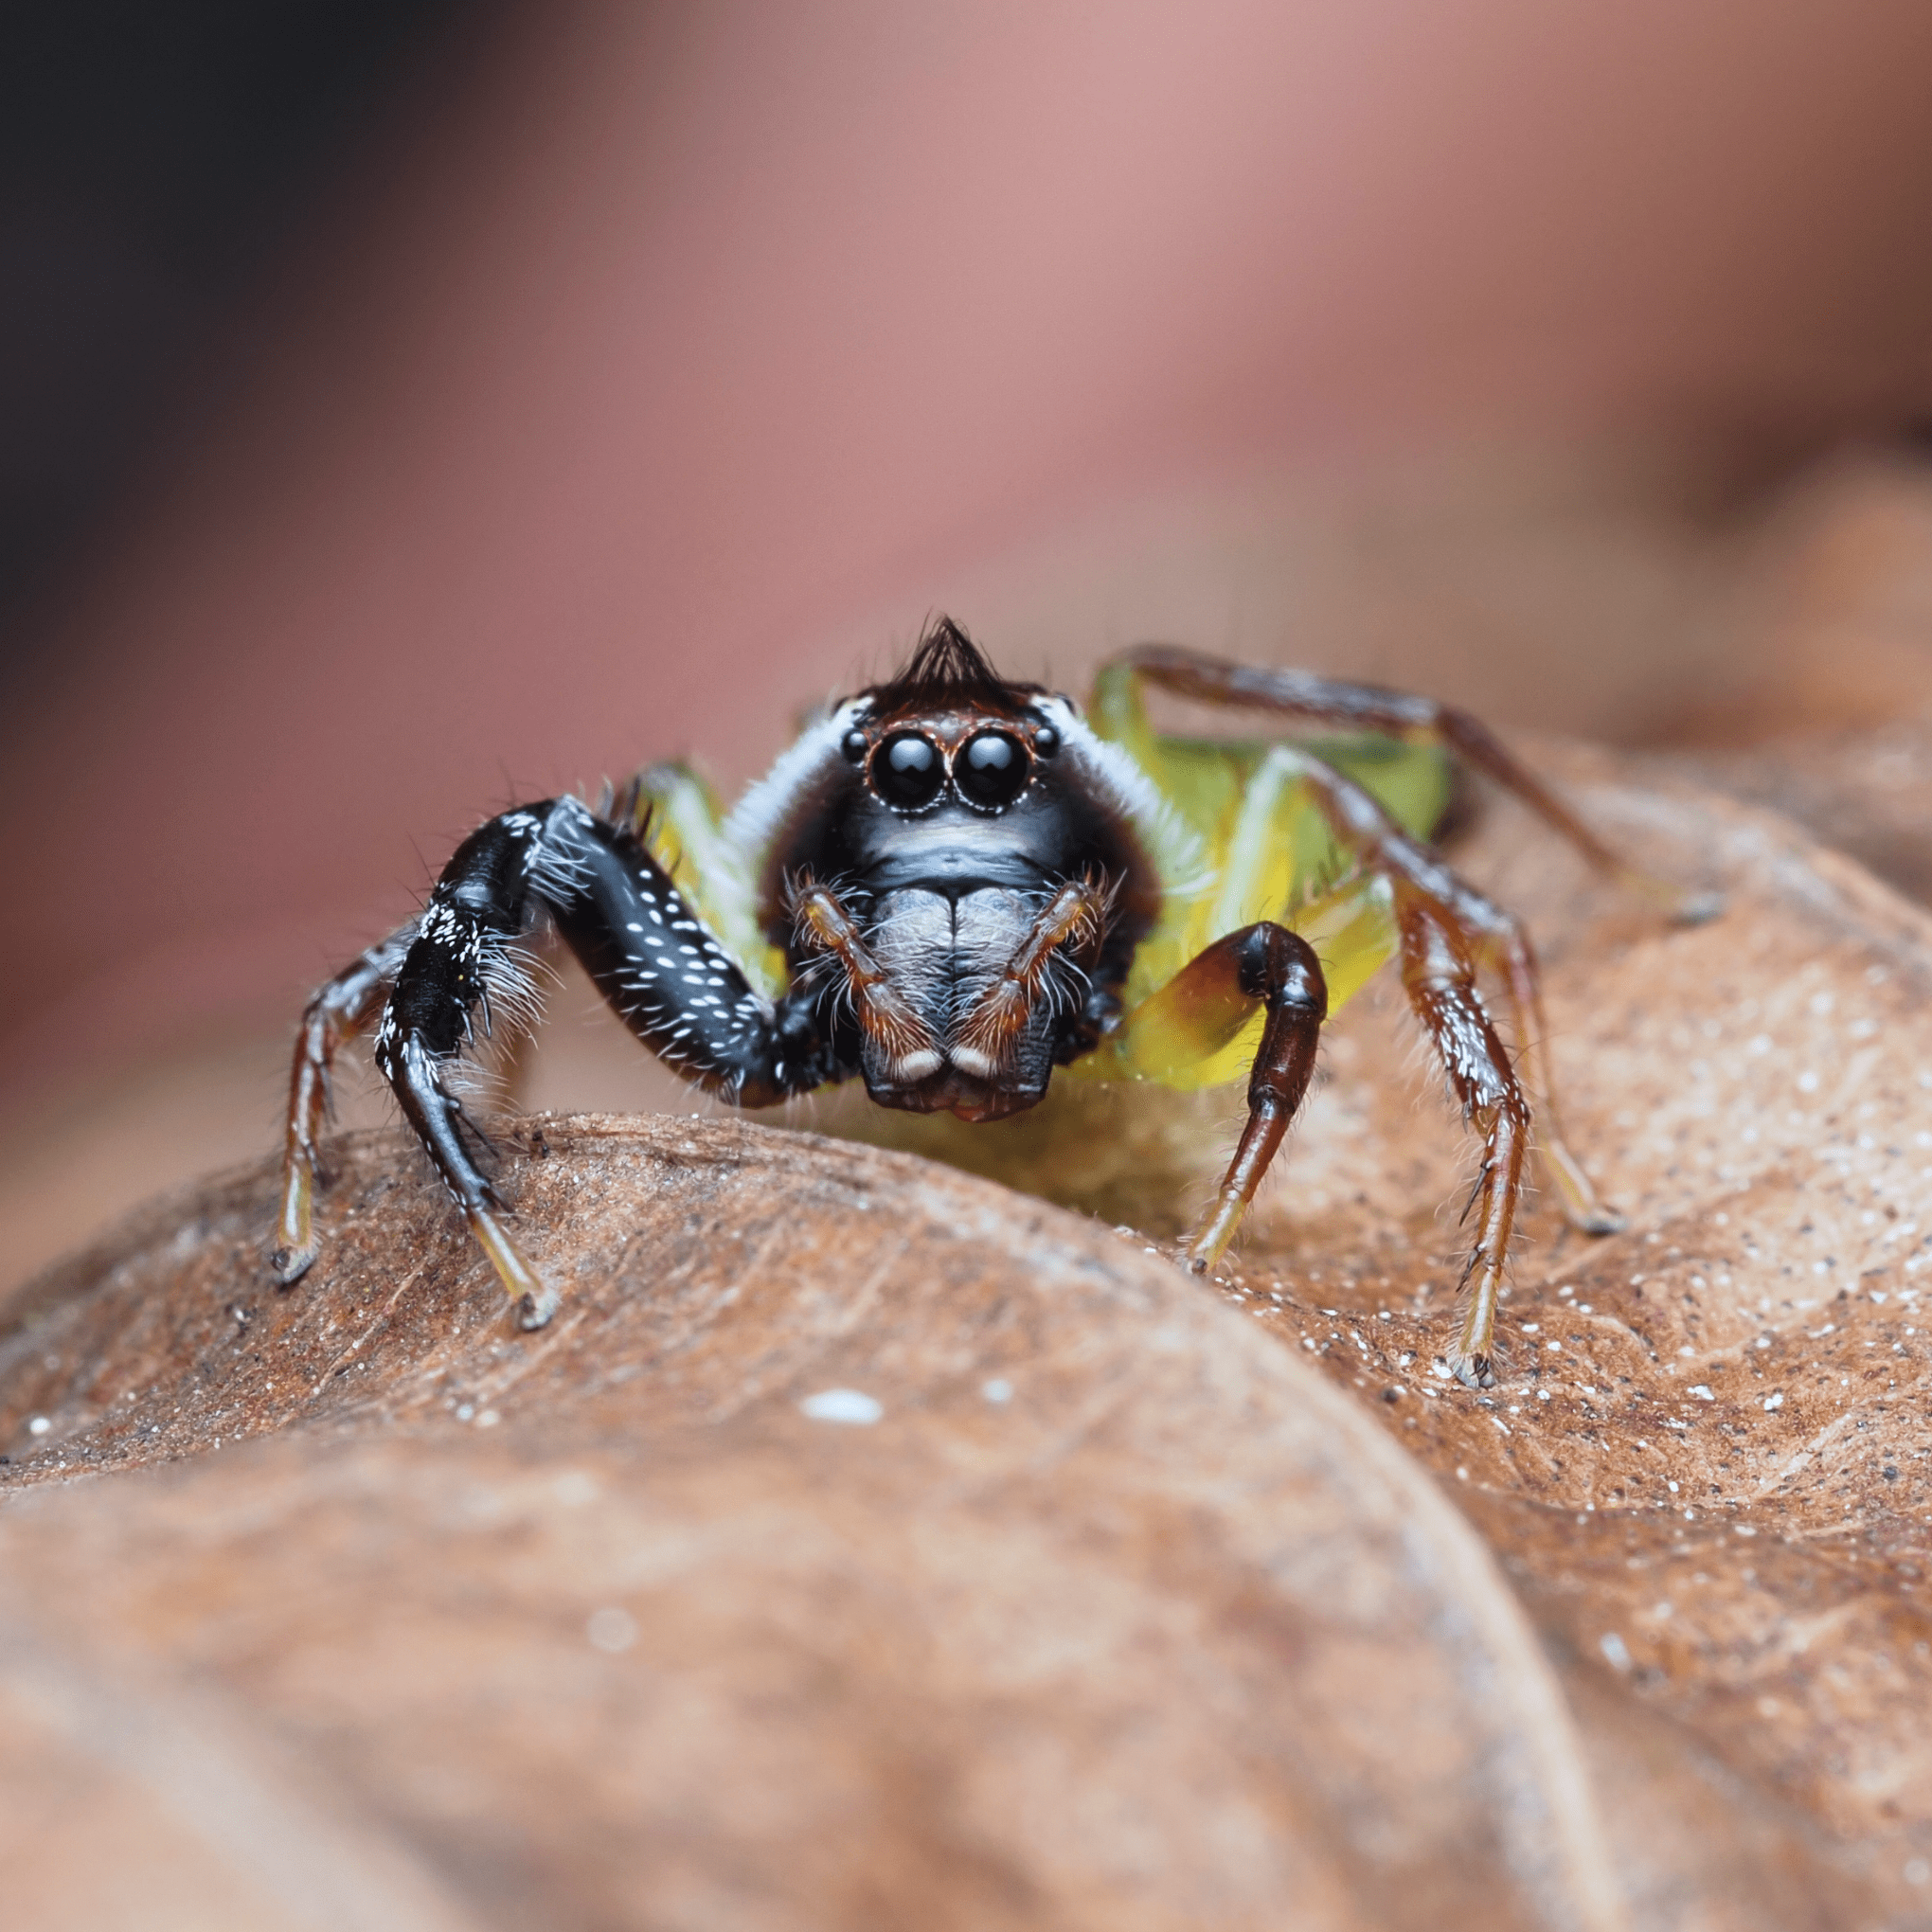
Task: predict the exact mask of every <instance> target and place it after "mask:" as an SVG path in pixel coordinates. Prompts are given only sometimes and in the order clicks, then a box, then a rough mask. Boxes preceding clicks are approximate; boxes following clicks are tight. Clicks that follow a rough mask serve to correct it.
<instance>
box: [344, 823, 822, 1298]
mask: <svg viewBox="0 0 1932 1932" xmlns="http://www.w3.org/2000/svg"><path fill="white" fill-rule="evenodd" d="M546 916H547V917H548V918H549V919H550V920H553V921H555V923H556V926H557V929H558V930H559V932H561V933H562V935H563V936H564V939H565V940H566V941H567V942H568V944H569V945H570V948H571V950H572V951H573V952H575V953H576V955H577V956H578V957H579V958H580V959H581V960H582V961H583V964H584V966H585V968H586V969H587V970H588V971H589V973H590V975H591V977H592V978H593V979H594V980H595V981H596V983H597V985H598V987H599V990H600V991H601V992H602V993H603V995H604V997H605V998H606V999H607V1000H609V1001H610V1003H611V1005H612V1006H613V1007H614V1008H615V1009H616V1011H617V1013H618V1014H619V1015H620V1016H621V1017H622V1019H623V1020H624V1023H625V1024H626V1025H627V1026H628V1027H629V1028H630V1029H631V1030H632V1031H633V1032H634V1033H635V1034H636V1035H637V1037H638V1038H639V1039H640V1040H641V1041H643V1043H644V1044H645V1045H646V1046H647V1047H651V1048H652V1050H653V1052H655V1053H657V1054H658V1055H659V1057H660V1058H662V1059H663V1060H664V1061H665V1063H666V1064H668V1065H670V1066H671V1067H673V1068H674V1069H675V1070H676V1071H677V1072H678V1073H680V1074H681V1075H683V1076H684V1078H685V1079H687V1080H689V1081H691V1082H693V1083H694V1084H696V1085H699V1086H702V1087H704V1088H705V1089H706V1090H707V1091H708V1092H712V1093H715V1094H717V1095H718V1096H719V1097H720V1098H721V1099H723V1100H728V1101H730V1102H731V1103H732V1104H733V1105H736V1106H747V1107H759V1106H767V1105H769V1104H771V1103H772V1102H773V1101H776V1100H782V1099H784V1098H785V1097H786V1096H787V1095H789V1094H796V1093H803V1092H807V1091H809V1090H810V1089H812V1088H813V1087H815V1086H820V1085H822V1084H824V1082H826V1081H827V1080H829V1079H832V1078H835V1077H836V1075H835V1070H834V1067H833V1065H832V1055H831V1051H830V1049H829V1047H827V1045H826V1044H825V1043H824V1041H823V1039H822V1037H821V1034H820V1030H819V1028H818V1025H817V1023H816V1021H815V1019H814V1016H813V1012H812V1004H811V1001H810V999H809V998H808V997H805V996H802V995H801V996H798V997H795V998H790V999H785V1000H780V1001H778V1003H777V1004H776V1005H775V1004H774V1003H772V1002H770V1001H767V1000H765V999H763V998H761V997H760V995H759V994H758V993H756V992H754V990H753V989H752V987H751V985H750V983H749V982H748V981H747V980H746V978H745V976H744V975H743V973H742V971H741V970H740V968H739V967H738V965H737V963H736V962H735V961H734V960H733V959H732V958H731V957H730V956H729V955H728V954H727V953H725V950H724V948H723V947H722V946H720V945H719V944H718V942H717V940H716V939H713V938H712V937H711V935H710V934H709V933H707V931H706V930H705V928H704V925H703V924H702V923H701V922H700V921H699V920H698V919H697V917H696V916H695V914H694V913H693V912H692V910H691V908H690V907H689V904H688V903H686V902H685V900H684V899H683V898H682V897H681V896H680V894H679V893H678V891H677V888H676V887H675V886H673V885H672V884H671V878H670V875H669V874H668V873H666V872H665V870H664V868H662V867H661V866H659V865H658V864H657V862H656V861H655V860H654V859H653V858H652V856H651V854H650V853H649V851H647V850H645V848H644V846H643V844H642V843H641V842H640V841H639V840H638V839H637V838H636V836H635V834H634V833H632V832H629V831H626V830H624V829H622V828H620V827H617V826H614V825H611V824H608V823H607V822H606V821H604V820H603V819H601V818H599V817H598V816H597V815H596V814H593V813H592V812H590V811H589V810H588V809H587V808H586V807H585V806H583V805H582V804H581V803H580V802H579V801H578V800H577V799H575V798H559V799H551V800H546V801H545V802H544V803H542V804H539V805H530V806H526V807H524V808H522V809H521V810H519V811H515V812H506V813H505V814H502V816H500V817H497V818H493V819H492V820H491V821H490V823H489V824H487V825H485V826H484V827H482V829H481V830H480V831H477V832H473V833H472V834H471V836H470V837H469V838H467V839H465V840H464V841H463V843H462V845H461V846H459V847H458V848H457V850H456V855H455V857H453V858H452V859H451V860H450V863H449V865H448V866H447V867H446V868H444V870H443V874H442V877H441V878H440V879H438V881H437V885H436V889H435V891H434V892H432V893H431V894H430V899H429V904H428V906H427V908H426V909H425V910H424V912H423V915H422V919H421V921H420V924H419V926H418V927H417V931H416V937H415V939H414V941H413V942H412V944H411V945H410V947H409V951H408V955H407V957H405V958H404V959H403V965H402V970H401V972H400V973H399V974H398V975H397V976H396V984H395V990H394V992H393V993H391V994H390V995H389V1001H388V1005H387V1007H386V1008H385V1011H384V1014H383V1021H382V1025H381V1027H380V1028H379V1029H378V1030H377V1033H376V1045H375V1058H376V1064H377V1066H378V1067H379V1068H380V1069H381V1070H382V1072H383V1074H384V1076H385V1079H387V1080H388V1082H389V1083H390V1084H391V1086H393V1087H394V1088H395V1091H396V1098H397V1100H398V1101H399V1102H400V1103H401V1105H402V1108H403V1117H404V1118H406V1119H407V1120H408V1122H409V1124H410V1126H411V1127H413V1128H414V1129H415V1130H416V1133H417V1135H418V1136H419V1137H420V1139H421V1141H422V1144H423V1146H424V1147H425V1148H426V1149H427V1150H428V1152H429V1156H430V1158H431V1159H432V1160H433V1161H434V1162H435V1163H436V1166H437V1170H438V1172H439V1173H440V1174H441V1175H442V1177H443V1180H444V1182H445V1183H446V1184H447V1186H448V1188H449V1190H450V1192H451V1193H452V1195H454V1196H455V1198H456V1204H457V1206H458V1207H461V1208H462V1210H463V1214H464V1217H465V1218H466V1219H467V1221H468V1222H469V1224H470V1228H471V1231H472V1232H473V1233H474V1235H475V1237H476V1239H477V1241H478V1242H479V1243H481V1244H482V1246H483V1248H484V1250H485V1251H486V1252H487V1253H488V1254H489V1256H490V1259H491V1261H492V1262H493V1263H494V1264H495V1266H496V1270H497V1273H498V1274H499V1275H500V1276H501V1277H502V1279H503V1283H504V1286H505V1287H506V1288H507V1289H508V1290H509V1291H510V1297H511V1298H512V1299H513V1300H514V1301H515V1302H516V1304H517V1309H518V1315H519V1319H520V1320H521V1322H522V1324H523V1326H524V1327H526V1328H541V1327H542V1326H543V1325H544V1324H545V1323H546V1321H548V1320H549V1318H550V1316H551V1315H553V1314H554V1313H555V1311H556V1305H557V1297H556V1295H555V1292H554V1291H553V1290H551V1289H550V1288H548V1287H547V1286H546V1284H545V1282H544V1281H543V1279H541V1277H539V1276H538V1275H537V1273H536V1271H535V1270H534V1269H533V1268H532V1267H531V1266H530V1264H529V1263H528V1261H525V1260H524V1258H523V1256H522V1255H521V1254H520V1253H519V1252H518V1251H517V1248H516V1244H515V1243H513V1242H512V1241H511V1240H510V1236H509V1234H508V1233H507V1232H506V1230H505V1229H504V1227H503V1225H502V1223H501V1221H500V1219H499V1215H500V1213H501V1211H502V1203H501V1202H500V1201H499V1200H498V1198H497V1196H496V1192H495V1190H494V1189H493V1188H492V1186H491V1184H490V1181H489V1178H488V1177H487V1176H486V1175H485V1174H484V1173H483V1172H482V1170H481V1169H480V1168H479V1167H478V1165H477V1161H476V1152H475V1148H474V1145H473V1143H474V1141H479V1140H481V1138H482V1136H481V1134H480V1133H479V1131H478V1130H477V1129H476V1128H475V1126H474V1124H473V1123H472V1122H471V1121H470V1119H469V1118H468V1117H467V1116H466V1115H465V1113H464V1111H463V1107H462V1102H461V1100H459V1099H458V1098H457V1096H456V1093H455V1092H454V1091H453V1090H452V1086H451V1081H450V1075H451V1072H452V1070H453V1067H454V1064H455V1063H456V1060H457V1058H458V1057H459V1055H460V1053H461V1051H462V1048H463V1047H464V1046H465V1045H466V1044H467V1043H468V1042H469V1040H470V1038H471V1029H472V1025H473V1018H474V1016H477V1015H480V1017H481V1019H482V1021H483V1024H484V1027H485V1029H489V1028H491V1027H492V1024H493V1017H494V1014H495V1013H496V1012H498V1011H502V1010H503V1009H504V1008H506V1007H511V1008H527V1007H528V1005H529V1003H530V1000H531V994H530V990H529V984H528V978H527V976H526V975H524V974H523V972H522V970H521V968H520V967H519V965H518V963H517V959H516V957H515V946H516V942H517V941H518V940H519V939H521V938H522V937H523V936H524V935H525V934H527V933H528V932H529V931H530V930H531V928H532V927H533V926H535V925H536V924H537V923H538V922H539V921H542V920H543V919H544V918H546Z"/></svg>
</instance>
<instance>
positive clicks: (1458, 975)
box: [1294, 751, 1623, 1387]
mask: <svg viewBox="0 0 1932 1932" xmlns="http://www.w3.org/2000/svg"><path fill="white" fill-rule="evenodd" d="M1294 756H1295V758H1296V760H1297V769H1298V773H1299V776H1300V778H1301V780H1302V782H1303V783H1304V784H1305V785H1306V786H1307V787H1308V790H1309V794H1310V796H1312V797H1313V798H1314V799H1315V803H1316V805H1317V806H1319V807H1320V809H1321V812H1322V814H1323V815H1324V816H1325V817H1326V818H1327V819H1328V822H1329V825H1330V827H1331V829H1332V830H1333V832H1334V835H1335V837H1336V839H1337V840H1338V841H1339V842H1340V844H1341V845H1342V846H1343V847H1344V848H1345V849H1346V850H1350V851H1351V852H1353V853H1355V854H1356V856H1357V857H1358V858H1359V859H1360V860H1361V862H1362V864H1363V865H1364V866H1365V867H1367V868H1368V869H1369V870H1371V871H1375V872H1381V873H1383V874H1385V875H1386V877H1387V878H1388V879H1389V880H1390V882H1391V883H1392V884H1393V886H1394V887H1395V893H1396V915H1397V917H1396V924H1397V930H1398V932H1399V934H1400V937H1401V941H1402V971H1403V984H1404V987H1406V989H1407V990H1408V995H1409V1000H1410V1003H1411V1004H1412V1005H1413V1006H1414V1008H1415V1010H1416V1012H1417V1014H1418V1016H1419V1017H1420V1018H1421V1019H1422V1024H1423V1025H1424V1026H1425V1027H1426V1028H1427V1029H1429V1033H1430V1037H1431V1038H1432V1039H1433V1040H1434V1042H1435V1045H1436V1048H1437V1051H1438V1053H1439V1054H1440V1056H1441V1060H1442V1064H1443V1066H1444V1068H1445V1069H1446V1070H1447V1072H1448V1075H1449V1082H1450V1085H1451V1086H1452V1087H1453V1088H1454V1090H1455V1092H1456V1095H1457V1098H1458V1100H1459V1101H1460V1102H1461V1104H1462V1107H1463V1110H1464V1112H1465V1113H1466V1114H1467V1115H1468V1117H1469V1118H1470V1120H1471V1122H1472V1124H1473V1125H1475V1127H1476V1130H1477V1131H1478V1132H1479V1133H1480V1134H1481V1135H1482V1136H1483V1171H1482V1176H1481V1179H1480V1181H1479V1183H1478V1186H1477V1193H1476V1206H1477V1207H1478V1226H1477V1233H1476V1246H1475V1248H1474V1250H1473V1252H1472V1254H1471V1257H1470V1264H1469V1266H1470V1271H1469V1279H1470V1281H1471V1283H1472V1290H1471V1298H1470V1302H1469V1307H1468V1310H1467V1313H1466V1315H1465V1318H1464V1321H1463V1327H1462V1338H1461V1341H1460V1343H1459V1345H1458V1351H1457V1353H1456V1354H1455V1355H1454V1356H1452V1358H1451V1366H1452V1367H1453V1368H1455V1370H1456V1372H1457V1375H1458V1377H1459V1378H1460V1379H1461V1380H1462V1381H1464V1382H1466V1383H1469V1384H1470V1385H1471V1386H1477V1387H1486V1386H1488V1385H1489V1382H1490V1381H1491V1380H1492V1379H1493V1377H1492V1375H1491V1370H1490V1364H1489V1355H1490V1350H1491V1345H1492V1339H1493V1336H1494V1326H1495V1303H1496V1297H1497V1295H1498V1294H1499V1293H1500V1291H1501V1286H1502V1271H1503V1267H1504V1264H1505V1263H1506V1261H1508V1259H1509V1242H1510V1234H1511V1231H1512V1227H1513V1225H1514V1223H1515V1216H1516V1199H1517V1195H1518V1193H1519V1192H1520V1190H1521V1186H1522V1173H1523V1158H1524V1155H1525V1154H1526V1153H1527V1152H1528V1148H1529V1102H1528V1100H1526V1098H1525V1096H1524V1092H1523V1088H1522V1085H1521V1084H1520V1083H1519V1082H1518V1081H1517V1078H1516V1075H1515V1072H1514V1070H1513V1069H1512V1065H1511V1062H1510V1056H1509V1053H1508V1051H1507V1049H1506V1048H1505V1047H1504V1046H1503V1044H1502V1042H1501V1041H1500V1040H1499V1039H1497V1037H1496V1034H1495V1029H1494V1027H1492V1026H1491V1024H1490V1021H1489V1016H1488V1014H1487V1013H1486V1012H1485V1011H1484V1010H1483V1005H1482V999H1481V995H1480V993H1478V992H1477V989H1476V969H1477V968H1478V967H1479V966H1492V967H1494V969H1495V970H1496V971H1497V972H1498V973H1499V974H1500V975H1501V976H1502V978H1503V981H1504V984H1505V987H1506V989H1507V992H1508V995H1509V998H1510V1002H1511V1006H1512V1011H1513V1014H1514V1017H1515V1019H1516V1021H1517V1025H1518V1031H1519V1033H1520V1035H1521V1039H1522V1043H1523V1058H1524V1064H1525V1065H1526V1067H1527V1068H1528V1069H1529V1074H1530V1082H1529V1084H1530V1091H1531V1092H1533V1093H1535V1094H1536V1095H1537V1097H1538V1100H1539V1101H1541V1102H1543V1103H1544V1104H1545V1107H1546V1111H1545V1114H1544V1116H1543V1118H1542V1121H1541V1123H1540V1124H1541V1131H1540V1133H1539V1136H1538V1139H1539V1142H1540V1145H1541V1149H1542V1153H1543V1155H1544V1158H1545V1160H1546V1162H1547V1165H1548V1167H1549V1170H1550V1172H1551V1173H1552V1174H1553V1175H1554V1177H1555V1179H1556V1181H1557V1184H1558V1188H1559V1190H1560V1191H1561V1192H1562V1194H1563V1198H1564V1207H1565V1211H1566V1212H1567V1213H1568V1215H1569V1218H1570V1219H1571V1221H1572V1222H1573V1223H1574V1224H1575V1225H1577V1226H1579V1227H1581V1228H1583V1230H1584V1231H1585V1232H1587V1233H1591V1234H1608V1233H1610V1232H1612V1231H1613V1230H1615V1229H1616V1228H1618V1227H1620V1226H1621V1225H1623V1224H1622V1221H1621V1218H1620V1217H1619V1215H1618V1214H1617V1213H1616V1212H1615V1211H1614V1210H1613V1209H1611V1208H1609V1207H1605V1206H1604V1205H1603V1203H1602V1202H1601V1200H1600V1199H1599V1198H1598V1196H1597V1191H1596V1190H1595V1189H1594V1188H1593V1187H1592V1186H1591V1185H1590V1179H1589V1176H1588V1174H1586V1173H1585V1172H1583V1165H1582V1163H1581V1162H1580V1161H1579V1160H1578V1159H1577V1157H1576V1156H1575V1155H1574V1154H1571V1153H1570V1151H1569V1149H1568V1148H1567V1147H1565V1145H1564V1143H1563V1139H1562V1136H1560V1135H1559V1134H1558V1132H1557V1124H1556V1113H1555V1108H1554V1107H1553V1106H1552V1105H1549V1104H1548V1084H1549V1072H1548V1048H1547V1043H1546V1041H1545V1039H1544V1022H1543V1000H1542V994H1541V992H1540V990H1539V988H1538V985H1537V978H1536V961H1535V956H1534V955H1533V954H1532V953H1531V951H1530V949H1529V940H1528V939H1527V938H1526V937H1525V936H1524V933H1523V930H1522V928H1521V926H1520V925H1518V923H1517V922H1516V921H1515V920H1514V919H1513V918H1512V916H1511V915H1510V914H1509V913H1507V912H1505V911H1503V910H1502V908H1501V907H1500V906H1497V905H1494V904H1492V903H1490V901H1489V900H1487V899H1485V898H1484V897H1483V896H1482V894H1481V893H1479V892H1477V891H1476V889H1475V888H1474V887H1473V886H1468V885H1466V884H1465V883H1464V882H1463V881H1462V880H1460V879H1458V877H1457V876H1456V874H1455V873H1454V872H1453V871H1451V870H1450V868H1448V867H1447V866H1445V865H1444V864H1443V863H1442V861H1441V860H1440V859H1439V858H1438V857H1437V856H1436V855H1435V853H1434V852H1432V851H1431V850H1429V849H1428V848H1427V847H1426V846H1424V845H1422V844H1421V843H1420V842H1419V841H1417V840H1415V839H1413V838H1410V837H1409V836H1408V834H1407V833H1406V832H1404V831H1403V830H1402V829H1401V827H1399V826H1398V825H1397V824H1396V823H1395V822H1394V820H1393V819H1391V818H1390V817H1389V816H1388V814H1386V812H1385V811H1384V810H1383V809H1382V807H1381V806H1380V805H1379V804H1377V803H1376V801H1375V800H1374V799H1373V798H1371V797H1370V796H1368V793H1367V792H1366V791H1364V790H1363V788H1362V787H1361V786H1360V785H1358V784H1356V783H1355V782H1354V780H1353V779H1352V778H1347V777H1345V776H1344V775H1343V774H1342V773H1340V772H1338V771H1336V770H1335V769H1334V767H1333V765H1328V764H1324V763H1323V762H1322V760H1320V759H1318V758H1316V757H1315V756H1314V754H1313V753H1310V752H1298V751H1297V752H1296V753H1294Z"/></svg>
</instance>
